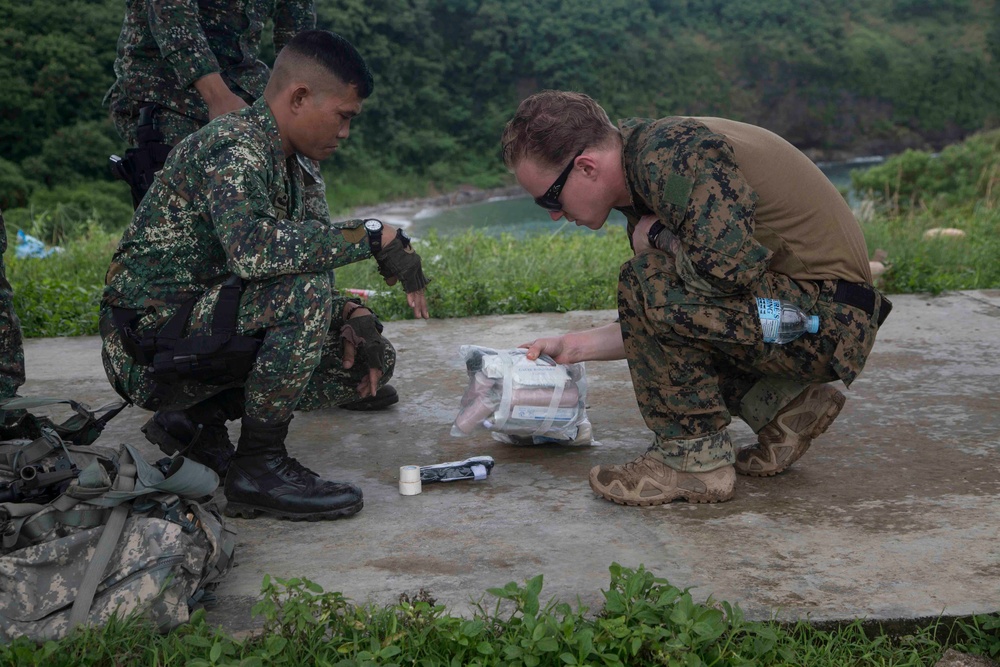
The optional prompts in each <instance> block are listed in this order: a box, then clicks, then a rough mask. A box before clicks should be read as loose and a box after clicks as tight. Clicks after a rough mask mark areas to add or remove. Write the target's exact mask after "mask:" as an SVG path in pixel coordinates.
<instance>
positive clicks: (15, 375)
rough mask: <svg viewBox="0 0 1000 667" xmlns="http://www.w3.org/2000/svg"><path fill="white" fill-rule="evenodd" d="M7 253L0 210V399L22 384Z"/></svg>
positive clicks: (20, 347)
mask: <svg viewBox="0 0 1000 667" xmlns="http://www.w3.org/2000/svg"><path fill="white" fill-rule="evenodd" d="M5 252H7V225H6V223H5V222H4V220H3V211H0V398H10V397H12V396H14V395H15V394H16V393H17V388H18V387H20V386H21V385H22V384H24V345H23V343H22V342H21V322H20V321H18V319H17V315H16V314H15V313H14V291H13V290H12V289H11V287H10V283H9V282H7V270H6V268H5V267H4V261H3V254H4V253H5Z"/></svg>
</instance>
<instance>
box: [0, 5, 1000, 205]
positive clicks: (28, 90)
mask: <svg viewBox="0 0 1000 667" xmlns="http://www.w3.org/2000/svg"><path fill="white" fill-rule="evenodd" d="M317 5H318V7H317V10H318V16H319V23H320V26H321V27H325V28H329V29H332V30H335V31H338V32H341V33H342V34H344V35H345V36H347V37H349V38H350V39H351V40H352V41H354V42H355V43H356V44H357V45H358V46H359V48H360V50H361V51H362V52H363V53H364V54H365V55H366V56H367V57H368V59H369V60H370V63H371V65H372V66H373V69H374V71H375V73H376V91H375V95H374V96H373V98H372V99H371V100H370V102H369V104H368V105H367V109H366V112H365V114H364V115H363V116H362V118H361V119H360V120H359V122H358V123H357V124H356V125H355V128H354V134H353V136H352V139H351V141H350V142H348V146H347V148H346V150H345V151H344V152H343V153H342V154H339V155H338V156H337V157H336V158H335V159H334V161H333V162H332V164H331V165H330V167H329V168H330V169H331V170H335V171H336V172H337V177H336V178H335V179H333V180H334V181H336V182H338V183H340V184H341V187H344V184H347V185H350V186H352V187H354V188H355V189H356V190H361V189H366V190H365V191H366V192H367V195H365V196H368V197H376V196H386V195H393V194H400V195H402V194H414V192H411V191H414V190H417V191H419V189H420V188H421V187H426V186H427V184H431V187H434V185H436V186H437V187H449V186H451V185H453V184H454V183H456V182H459V181H460V180H462V179H469V180H472V181H473V182H477V183H480V184H488V183H491V182H495V181H496V179H498V178H499V177H500V174H501V170H500V167H499V164H498V161H497V159H496V143H497V137H498V134H499V131H500V128H501V126H502V124H503V122H504V120H505V119H506V117H507V116H508V115H509V114H510V112H511V111H512V110H513V108H514V106H515V105H516V104H517V102H518V101H519V99H520V98H522V97H523V96H524V95H526V94H528V93H531V92H533V91H535V90H539V89H541V88H572V89H577V90H582V91H585V92H587V93H589V94H591V95H593V96H594V97H596V98H597V99H599V100H600V101H602V102H603V103H604V104H605V105H606V106H607V107H608V109H609V112H611V114H612V115H664V114H669V113H679V114H699V115H709V114H716V115H726V116H731V117H734V118H738V119H742V120H747V121H750V122H754V123H758V124H761V125H765V126H767V127H770V128H771V129H774V130H776V131H778V132H779V133H781V134H783V135H785V136H786V137H788V138H789V139H790V140H791V141H793V143H795V144H796V145H798V146H800V147H802V148H803V149H807V150H810V151H811V152H812V153H811V154H813V155H815V156H817V157H819V156H824V155H825V156H835V155H838V154H862V153H886V152H898V151H900V150H902V149H904V148H907V147H917V148H939V147H941V146H943V145H944V144H947V143H951V142H953V141H956V140H958V139H960V138H962V137H964V136H965V135H966V134H968V133H970V132H972V131H975V130H978V129H981V128H984V127H991V126H996V125H998V124H1000V111H998V109H1000V66H998V61H1000V4H998V3H997V2H995V1H990V0H865V1H864V2H862V1H861V0H828V1H825V2H819V1H818V0H698V1H697V2H696V1H694V0H530V1H529V0H370V1H365V0H317ZM122 14H123V4H122V2H121V1H120V0H60V1H58V2H57V1H56V0H32V1H31V2H23V1H21V0H0V91H2V94H0V206H2V207H5V208H9V207H13V206H19V205H22V206H23V205H24V204H25V203H26V202H28V201H29V200H30V199H32V197H38V196H43V197H44V198H45V199H46V201H51V199H52V198H51V194H44V193H45V191H46V190H47V189H49V188H51V187H53V186H66V185H72V184H73V183H74V182H80V181H88V180H91V179H94V178H102V179H103V178H107V177H106V175H105V161H106V158H107V154H108V153H110V152H112V151H114V150H115V149H117V148H119V140H118V138H117V137H116V135H115V134H114V131H113V130H112V129H111V127H110V124H109V123H108V122H107V121H106V119H105V115H106V110H105V109H104V108H103V106H102V97H103V95H104V92H105V91H106V90H107V88H108V86H109V85H110V84H111V82H112V80H113V74H112V70H111V64H112V62H113V59H114V49H115V43H116V39H117V34H118V29H119V26H120V24H121V17H122ZM270 56H271V54H267V57H270ZM390 176H391V178H390ZM416 193H419V192H416ZM340 194H342V195H343V196H349V195H350V190H342V191H341V192H340Z"/></svg>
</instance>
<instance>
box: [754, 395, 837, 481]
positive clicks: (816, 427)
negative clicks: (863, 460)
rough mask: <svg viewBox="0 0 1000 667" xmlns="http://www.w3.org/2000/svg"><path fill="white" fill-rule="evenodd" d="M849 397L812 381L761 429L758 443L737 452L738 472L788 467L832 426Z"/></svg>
mask: <svg viewBox="0 0 1000 667" xmlns="http://www.w3.org/2000/svg"><path fill="white" fill-rule="evenodd" d="M846 400H847V399H846V398H844V395H843V394H842V393H840V392H839V391H837V390H836V389H834V388H833V387H831V386H830V385H828V384H811V385H809V386H808V387H806V388H805V390H804V391H803V392H802V393H801V394H799V395H798V396H796V397H795V399H794V400H793V401H792V402H791V403H789V404H788V405H786V406H785V407H783V408H782V409H781V410H780V411H779V412H778V414H777V415H775V417H774V419H772V420H771V421H770V422H768V423H767V425H765V426H764V428H762V429H761V430H760V433H758V434H757V444H755V445H752V446H750V447H747V448H746V449H741V450H740V451H738V452H737V453H736V472H738V473H740V474H741V475H750V476H752V477H770V476H771V475H777V474H778V473H779V472H781V471H783V470H785V469H787V468H788V467H789V466H790V465H792V464H793V463H795V461H797V460H798V459H799V457H800V456H802V455H803V454H805V453H806V450H807V449H809V445H810V444H811V443H812V439H813V438H815V437H816V436H818V435H820V434H822V433H823V432H824V431H826V429H828V428H829V427H830V424H832V423H833V420H834V419H836V418H837V415H839V414H840V410H841V408H843V407H844V402H845V401H846Z"/></svg>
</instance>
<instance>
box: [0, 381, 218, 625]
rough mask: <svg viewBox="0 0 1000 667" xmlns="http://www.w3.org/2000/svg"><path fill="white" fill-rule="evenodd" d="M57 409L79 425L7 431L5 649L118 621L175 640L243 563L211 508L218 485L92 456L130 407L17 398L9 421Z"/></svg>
mask: <svg viewBox="0 0 1000 667" xmlns="http://www.w3.org/2000/svg"><path fill="white" fill-rule="evenodd" d="M50 403H68V404H69V405H70V406H71V407H72V408H73V409H74V410H75V412H76V414H75V416H74V417H72V418H71V419H69V420H67V421H66V422H63V423H62V424H55V423H54V422H52V421H51V420H48V419H46V418H44V417H42V418H39V417H35V416H33V415H31V414H30V413H22V418H21V419H18V420H17V421H16V422H15V423H14V425H13V426H10V425H9V422H10V421H11V420H10V419H9V418H8V419H7V423H8V425H6V426H0V540H2V543H0V641H10V640H12V639H14V638H15V637H19V636H28V637H31V638H32V639H34V640H36V641H44V640H49V639H55V640H58V639H60V638H62V637H65V636H66V635H67V634H68V633H69V632H70V631H71V630H72V629H73V628H74V627H76V626H77V625H80V624H94V625H103V624H104V623H106V622H107V621H108V619H109V618H110V617H111V616H112V615H113V614H118V615H120V616H125V615H128V614H133V613H134V614H139V615H141V616H143V617H145V618H146V619H148V620H149V621H150V622H152V623H154V624H155V625H156V626H158V627H159V628H161V629H164V630H165V629H169V628H172V627H175V626H177V625H180V624H181V623H184V622H186V621H187V620H188V618H189V615H190V611H191V608H192V607H193V606H194V605H195V604H198V603H205V602H207V601H208V598H210V597H211V591H212V590H213V589H214V588H215V586H216V585H217V584H218V582H219V580H220V579H221V578H222V577H223V576H224V575H225V574H226V573H227V572H228V571H229V569H230V567H231V566H232V564H233V561H232V555H233V547H234V544H235V534H234V533H233V532H232V531H231V530H229V529H227V528H226V526H224V524H223V521H222V517H221V515H220V513H219V512H218V510H217V508H216V507H215V505H214V503H213V502H211V501H210V500H208V501H207V502H206V498H207V497H209V496H210V494H212V492H213V491H215V489H216V487H217V486H218V483H219V478H218V476H217V475H216V474H215V473H214V472H213V471H212V470H210V469H208V468H206V467H205V466H202V465H201V464H198V463H195V462H194V461H191V460H190V459H186V458H183V457H177V458H175V459H169V458H167V459H161V460H160V461H157V462H156V463H155V464H150V463H147V462H146V461H145V460H144V459H143V458H142V456H141V455H140V454H139V452H138V451H137V450H136V449H135V448H133V447H132V446H130V445H121V446H120V447H118V448H117V449H111V448H107V447H100V446H94V445H92V444H91V443H92V442H93V440H94V439H95V438H96V437H97V434H99V433H100V430H101V429H102V428H103V426H104V423H106V422H107V420H108V419H110V417H111V416H114V414H117V412H118V411H119V410H120V409H121V407H123V406H122V405H116V406H114V407H113V408H110V409H109V407H110V406H106V407H105V408H98V410H96V411H91V410H90V409H88V408H87V407H86V406H85V405H82V404H80V403H76V402H73V401H62V400H57V399H43V398H15V399H9V400H6V401H0V416H9V415H10V414H11V411H14V410H28V409H32V408H35V407H39V406H42V405H48V404H50ZM102 412H104V416H102V417H100V418H98V417H97V415H98V414H101V413H102Z"/></svg>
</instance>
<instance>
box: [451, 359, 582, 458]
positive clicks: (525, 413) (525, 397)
mask: <svg viewBox="0 0 1000 667" xmlns="http://www.w3.org/2000/svg"><path fill="white" fill-rule="evenodd" d="M460 352H461V355H462V358H463V359H464V361H465V366H466V370H467V371H468V373H469V387H468V389H466V391H465V394H464V395H463V396H462V404H461V410H460V411H459V413H458V416H457V417H455V422H454V424H453V425H452V428H451V434H452V435H455V436H462V435H471V434H473V433H476V432H482V431H489V432H491V433H492V435H493V437H494V438H495V439H497V440H500V441H501V442H506V443H508V444H516V445H533V444H544V443H560V444H573V445H589V444H591V442H592V431H591V426H590V421H589V420H588V419H587V409H586V398H587V378H586V372H585V370H584V366H583V364H582V363H579V364H568V365H564V364H557V363H555V362H554V361H553V360H552V359H551V358H550V357H547V356H542V357H539V358H538V359H537V360H534V361H532V360H529V359H528V358H527V356H526V354H527V350H521V349H514V350H494V349H491V348H486V347H479V346H475V345H463V346H462V347H461V348H460Z"/></svg>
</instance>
